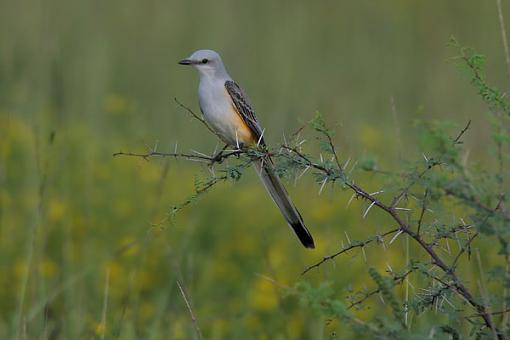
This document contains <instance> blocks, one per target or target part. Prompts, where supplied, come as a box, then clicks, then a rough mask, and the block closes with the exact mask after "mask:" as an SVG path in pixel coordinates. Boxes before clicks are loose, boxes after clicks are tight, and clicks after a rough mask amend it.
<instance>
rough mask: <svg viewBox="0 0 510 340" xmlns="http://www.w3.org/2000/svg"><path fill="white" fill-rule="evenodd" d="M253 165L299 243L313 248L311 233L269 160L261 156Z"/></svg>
mask: <svg viewBox="0 0 510 340" xmlns="http://www.w3.org/2000/svg"><path fill="white" fill-rule="evenodd" d="M254 165H255V169H256V170H257V174H258V175H259V177H260V180H261V181H262V183H263V184H264V187H265V188H266V190H267V192H268V193H269V195H270V196H271V198H272V199H273V201H274V202H275V203H276V205H277V206H278V208H279V209H280V211H281V212H282V214H283V217H285V220H286V221H287V223H288V224H289V226H290V227H291V228H292V230H293V231H294V233H295V234H296V235H297V237H298V238H299V240H300V241H301V243H302V244H303V245H304V246H305V247H306V248H315V244H314V242H313V238H312V235H311V234H310V232H309V231H308V229H307V228H306V226H305V223H304V222H303V218H302V217H301V214H300V213H299V211H298V210H297V209H296V207H295V206H294V204H293V203H292V201H291V200H290V197H289V194H288V193H287V190H285V187H284V186H283V184H282V183H281V181H280V179H279V178H278V176H276V174H275V173H274V171H273V167H272V162H271V160H270V159H265V158H261V159H258V160H256V161H255V162H254Z"/></svg>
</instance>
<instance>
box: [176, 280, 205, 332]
mask: <svg viewBox="0 0 510 340" xmlns="http://www.w3.org/2000/svg"><path fill="white" fill-rule="evenodd" d="M176 282H177V286H178V287H179V290H180V291H181V295H182V298H183V299H184V302H185V303H186V307H187V308H188V311H189V314H190V316H191V321H193V326H194V327H195V332H196V333H197V336H198V338H199V339H200V340H203V339H204V337H203V336H202V332H201V331H200V327H199V326H198V320H197V318H196V317H195V314H194V313H193V309H192V308H191V304H190V303H189V301H188V298H187V297H186V292H185V291H184V288H183V287H182V285H181V283H180V282H179V280H177V281H176Z"/></svg>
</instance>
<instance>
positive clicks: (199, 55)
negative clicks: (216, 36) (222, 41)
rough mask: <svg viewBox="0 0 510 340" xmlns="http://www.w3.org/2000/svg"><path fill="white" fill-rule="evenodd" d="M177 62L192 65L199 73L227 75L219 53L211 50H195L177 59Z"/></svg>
mask: <svg viewBox="0 0 510 340" xmlns="http://www.w3.org/2000/svg"><path fill="white" fill-rule="evenodd" d="M179 64H181V65H191V66H193V67H194V68H195V69H197V70H198V72H199V73H200V75H216V76H222V75H227V72H226V70H225V66H223V61H222V60H221V57H220V55H219V54H218V53H216V52H214V51H213V50H198V51H195V52H193V53H192V54H191V55H190V56H189V57H188V58H186V59H183V60H181V61H179ZM227 76H228V75H227Z"/></svg>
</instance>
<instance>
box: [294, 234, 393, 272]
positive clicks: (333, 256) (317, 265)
mask: <svg viewBox="0 0 510 340" xmlns="http://www.w3.org/2000/svg"><path fill="white" fill-rule="evenodd" d="M398 231H399V229H398V228H397V229H393V230H390V231H387V232H385V233H384V234H381V235H376V236H374V237H372V238H369V239H368V240H365V241H362V242H357V243H352V244H350V245H349V246H348V247H346V248H343V249H342V250H340V251H338V252H336V253H334V254H332V255H329V256H324V257H323V258H322V260H320V261H319V262H317V263H315V264H312V265H310V266H308V267H306V268H305V270H304V271H303V272H302V273H301V275H304V274H306V273H308V272H309V271H310V270H312V269H314V268H317V267H319V266H320V265H322V264H323V263H324V262H326V261H330V260H333V259H334V258H335V257H337V256H339V255H342V254H343V253H347V252H348V251H350V250H352V249H354V248H363V247H364V246H366V245H367V244H369V243H372V242H373V241H378V240H381V238H384V237H385V236H387V235H391V234H394V233H396V232H398Z"/></svg>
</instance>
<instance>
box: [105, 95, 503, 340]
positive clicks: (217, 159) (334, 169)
mask: <svg viewBox="0 0 510 340" xmlns="http://www.w3.org/2000/svg"><path fill="white" fill-rule="evenodd" d="M175 101H176V102H177V103H178V104H179V105H180V106H181V107H182V108H184V109H186V110H187V112H188V113H190V114H191V115H192V116H193V117H194V118H195V119H197V120H199V121H200V122H201V123H203V124H204V125H205V126H206V127H207V128H208V129H210V128H209V126H208V125H207V124H206V123H205V121H204V120H203V119H202V118H201V117H199V116H198V115H196V114H195V113H194V112H193V111H192V110H190V109H189V108H187V107H186V106H184V105H183V104H181V103H180V102H179V101H178V100H177V99H175ZM470 124H471V121H469V122H468V123H467V125H466V126H465V127H464V128H463V129H462V130H461V131H460V132H459V134H458V135H457V136H456V137H455V138H452V139H451V143H452V144H453V145H454V146H455V145H458V144H461V143H462V141H461V139H462V137H463V135H464V134H465V133H466V132H467V130H468V129H469V127H470ZM319 132H320V133H322V134H323V135H324V137H325V140H326V141H327V143H329V151H330V152H331V154H332V162H329V163H328V162H325V161H323V159H322V157H321V160H320V161H316V160H314V159H313V158H312V157H310V156H308V155H306V154H305V153H303V152H302V151H301V144H302V143H303V142H301V143H298V144H297V146H290V145H289V144H288V143H287V142H286V141H285V142H284V143H283V144H282V145H280V146H279V147H278V148H277V149H275V150H279V151H277V152H275V151H268V150H265V149H264V150H263V149H261V148H258V147H254V148H243V149H236V150H223V151H221V152H219V153H218V154H213V155H207V154H204V153H200V152H197V151H193V152H191V153H181V152H177V150H175V152H171V153H165V152H159V151H157V149H156V148H153V149H149V150H148V151H147V152H145V153H133V152H117V153H115V154H114V156H130V157H138V158H143V159H145V160H149V159H150V158H152V157H172V158H176V159H185V160H190V161H197V162H203V163H206V164H207V165H209V166H212V165H215V164H220V163H222V162H223V161H225V160H226V159H229V158H231V157H235V158H239V157H242V156H246V157H244V160H245V163H246V162H248V163H249V162H251V161H253V160H254V159H256V158H257V157H272V158H275V159H278V158H281V159H285V160H286V161H287V162H289V161H290V163H292V164H293V165H294V166H295V167H296V168H298V169H304V171H303V172H305V171H306V170H308V169H313V170H315V172H316V174H321V175H322V176H323V177H322V178H323V180H322V181H321V182H322V186H323V185H324V184H325V183H327V182H336V181H339V182H340V183H341V184H342V185H343V186H344V187H346V188H347V189H349V190H351V191H352V192H353V193H354V195H355V196H356V197H357V198H360V199H362V200H365V201H367V202H368V203H369V208H372V207H377V208H379V209H380V210H381V211H383V212H384V213H386V214H387V215H388V216H389V217H391V219H392V220H393V221H394V223H395V224H396V228H394V229H392V230H390V231H387V232H384V233H382V234H380V235H376V236H374V237H372V238H369V239H367V240H365V241H362V242H357V243H351V244H350V245H349V246H347V247H344V248H343V249H341V250H339V251H338V252H336V253H334V254H332V255H329V256H325V257H323V258H322V259H321V260H320V261H318V262H316V263H315V264H312V265H310V266H308V267H307V268H306V269H305V270H304V271H303V273H302V274H306V273H308V272H309V271H311V270H312V269H314V268H318V267H320V266H321V265H322V264H324V263H325V262H328V261H330V260H333V259H334V258H336V257H337V256H340V255H341V254H345V253H347V252H349V251H351V250H353V249H355V248H360V249H363V248H364V247H365V246H367V245H368V244H370V243H372V242H373V241H380V240H381V239H382V240H384V237H386V236H388V235H391V234H395V233H398V234H400V233H403V234H406V235H408V236H409V238H410V239H411V240H413V241H414V242H415V243H416V244H417V245H418V246H419V247H420V248H421V249H422V250H423V251H424V252H425V253H426V254H427V255H428V256H429V257H430V259H431V264H432V265H433V266H435V267H437V268H438V269H439V270H440V271H441V272H442V273H443V275H444V278H443V279H440V278H438V277H434V279H436V280H437V281H439V282H441V284H442V285H443V288H444V289H449V290H452V291H454V292H456V293H457V294H459V295H460V296H461V297H462V298H463V299H464V300H465V301H467V302H468V303H469V304H470V305H471V306H472V307H473V308H474V310H475V311H476V316H479V317H481V318H482V319H483V321H484V324H485V326H486V327H487V328H488V329H491V330H492V331H493V333H494V335H495V336H497V337H498V338H499V339H505V338H506V337H505V335H504V334H503V333H502V332H500V331H499V330H498V328H497V327H496V325H495V324H494V322H493V320H492V314H491V313H490V311H489V309H488V307H487V306H486V305H485V304H484V303H483V302H481V301H479V300H478V299H477V298H475V296H474V295H473V293H472V292H471V290H470V289H469V288H468V287H466V286H465V285H464V283H463V282H462V281H461V280H460V278H459V277H458V275H457V273H456V268H457V264H458V261H459V259H460V257H461V256H462V255H463V254H464V253H465V252H466V251H468V250H469V248H470V246H471V244H472V242H473V241H474V240H475V238H476V237H477V236H478V233H474V234H472V235H471V236H470V237H469V239H468V240H467V242H466V243H465V244H464V246H463V247H462V248H461V250H460V251H459V253H458V254H457V255H456V256H455V258H454V260H453V262H452V263H451V264H448V263H447V262H446V261H445V260H444V259H443V258H442V257H441V256H440V255H439V254H438V252H437V251H436V249H435V247H436V245H437V243H438V242H439V240H440V239H441V238H442V236H439V238H435V239H434V240H433V241H432V242H429V241H427V240H426V239H424V238H423V235H422V233H421V229H422V224H423V219H424V215H425V214H426V211H427V202H426V200H427V198H428V195H429V192H428V190H426V191H425V192H424V197H423V201H422V206H421V207H420V208H421V210H420V214H419V219H418V223H417V225H416V226H414V227H412V226H411V225H410V222H408V220H407V219H405V218H403V217H402V216H401V215H400V212H401V210H402V209H403V208H398V207H397V204H398V203H399V202H400V200H401V199H402V198H403V197H405V196H407V195H408V194H409V192H410V190H411V189H412V188H413V187H414V186H415V185H417V184H418V183H419V182H420V180H422V179H423V178H424V177H425V176H426V175H427V174H428V172H429V171H431V169H432V168H433V167H435V166H438V165H441V164H443V162H444V161H443V157H444V155H439V157H437V158H435V159H430V160H428V159H426V161H427V162H426V165H425V168H424V169H423V170H421V171H417V173H416V176H415V177H413V179H412V180H411V181H410V182H409V183H407V184H406V185H405V186H404V187H403V188H402V189H401V190H400V191H399V192H398V193H397V194H396V195H395V196H394V197H393V199H392V201H391V202H390V203H386V202H384V201H383V200H382V199H380V198H378V197H377V196H376V194H377V193H372V194H371V193H369V192H368V191H367V190H365V189H363V188H362V187H361V186H360V185H359V184H357V183H355V182H354V181H352V180H351V179H350V178H348V176H347V175H346V173H345V169H344V168H345V166H344V167H342V166H341V164H340V160H339V156H338V154H337V151H336V149H335V146H334V143H333V140H332V137H331V135H330V134H329V132H328V131H327V130H324V131H322V130H320V131H319ZM215 178H218V177H215ZM227 178H228V176H224V177H221V179H227ZM218 182H219V181H218V180H216V181H211V182H209V186H208V187H207V190H208V189H209V188H210V187H212V186H214V185H215V184H217V183H218ZM197 193H198V190H197ZM447 194H448V192H447ZM480 205H482V204H481V203H480ZM499 205H500V204H499V203H498V207H499ZM483 207H485V206H483ZM498 207H497V208H496V209H491V208H488V207H485V208H486V209H485V210H487V211H488V212H495V211H496V210H498ZM366 213H368V209H367V211H366ZM468 227H469V226H461V227H459V228H460V229H459V230H464V231H465V230H466V229H467V228H468ZM456 231H458V230H455V231H454V233H455V232H456ZM411 272H412V271H411V270H409V271H408V272H406V273H405V274H404V275H402V276H395V277H394V279H395V282H396V283H401V282H403V281H404V279H405V278H406V277H407V276H408V275H409V274H410V273H411ZM377 293H378V291H377V290H374V291H371V292H369V293H367V294H366V295H365V296H364V297H363V299H362V300H361V301H357V302H354V303H353V304H351V306H350V308H352V307H354V306H355V305H358V304H361V303H362V302H364V301H365V300H366V299H367V298H368V297H370V296H372V295H374V294H377Z"/></svg>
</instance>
